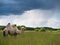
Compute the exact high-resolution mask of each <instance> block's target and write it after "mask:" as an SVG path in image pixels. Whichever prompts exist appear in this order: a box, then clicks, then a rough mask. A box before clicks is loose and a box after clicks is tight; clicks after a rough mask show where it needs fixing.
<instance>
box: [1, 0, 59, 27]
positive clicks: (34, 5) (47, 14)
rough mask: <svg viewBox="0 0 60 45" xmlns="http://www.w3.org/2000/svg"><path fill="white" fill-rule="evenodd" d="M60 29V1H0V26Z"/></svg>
mask: <svg viewBox="0 0 60 45" xmlns="http://www.w3.org/2000/svg"><path fill="white" fill-rule="evenodd" d="M9 22H10V23H11V24H17V25H25V26H27V27H52V28H60V0H0V25H7V24H8V23H9Z"/></svg>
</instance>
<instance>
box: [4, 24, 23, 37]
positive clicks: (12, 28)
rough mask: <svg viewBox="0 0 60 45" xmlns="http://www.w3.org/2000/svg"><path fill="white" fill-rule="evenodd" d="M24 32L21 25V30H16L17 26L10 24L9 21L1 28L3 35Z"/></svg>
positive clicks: (15, 34)
mask: <svg viewBox="0 0 60 45" xmlns="http://www.w3.org/2000/svg"><path fill="white" fill-rule="evenodd" d="M23 32H24V27H21V30H18V28H17V26H16V25H14V26H11V25H10V23H8V24H7V26H6V28H5V29H4V30H3V36H7V35H13V36H17V35H18V34H21V33H23Z"/></svg>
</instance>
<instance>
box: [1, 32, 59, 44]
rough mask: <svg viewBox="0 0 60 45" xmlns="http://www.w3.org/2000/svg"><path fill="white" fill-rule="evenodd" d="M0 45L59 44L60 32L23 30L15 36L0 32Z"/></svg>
mask: <svg viewBox="0 0 60 45" xmlns="http://www.w3.org/2000/svg"><path fill="white" fill-rule="evenodd" d="M0 45H60V32H24V33H23V34H21V35H18V36H17V37H14V36H7V37H3V36H2V32H0Z"/></svg>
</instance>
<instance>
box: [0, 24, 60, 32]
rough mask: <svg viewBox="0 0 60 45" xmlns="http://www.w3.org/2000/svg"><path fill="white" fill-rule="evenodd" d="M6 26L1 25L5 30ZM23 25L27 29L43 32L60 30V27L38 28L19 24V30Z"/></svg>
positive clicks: (0, 28) (0, 27)
mask: <svg viewBox="0 0 60 45" xmlns="http://www.w3.org/2000/svg"><path fill="white" fill-rule="evenodd" d="M5 27H6V26H0V30H3V29H4V28H5ZM21 27H25V30H30V31H43V32H44V31H57V30H59V31H60V29H55V28H51V27H36V28H33V27H26V26H24V25H22V26H17V28H18V29H19V30H21Z"/></svg>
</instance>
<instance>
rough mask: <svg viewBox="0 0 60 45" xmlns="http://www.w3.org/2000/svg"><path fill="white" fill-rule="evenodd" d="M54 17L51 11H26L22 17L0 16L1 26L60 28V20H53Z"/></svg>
mask: <svg viewBox="0 0 60 45" xmlns="http://www.w3.org/2000/svg"><path fill="white" fill-rule="evenodd" d="M53 16H54V14H53V12H52V11H51V10H39V9H34V10H29V11H25V12H24V13H23V14H21V15H13V14H10V15H9V16H0V17H1V18H0V25H6V24H7V23H8V22H10V23H11V24H17V25H25V26H29V27H41V26H48V27H54V28H59V27H60V22H59V20H55V19H52V18H53Z"/></svg>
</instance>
